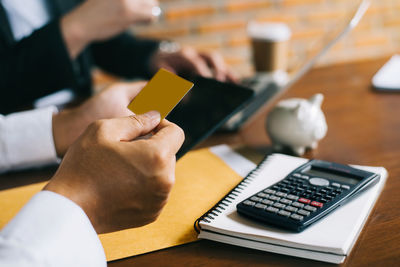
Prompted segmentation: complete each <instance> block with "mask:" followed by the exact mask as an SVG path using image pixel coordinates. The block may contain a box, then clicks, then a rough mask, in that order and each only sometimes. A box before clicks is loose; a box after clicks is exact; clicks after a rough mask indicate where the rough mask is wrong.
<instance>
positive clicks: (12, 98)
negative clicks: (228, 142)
mask: <svg viewBox="0 0 400 267" xmlns="http://www.w3.org/2000/svg"><path fill="white" fill-rule="evenodd" d="M157 6H158V2H157V1H156V0H114V1H110V0H86V1H83V0H33V1H23V0H0V58H1V61H0V107H1V110H0V113H3V114H7V113H9V112H11V111H15V110H16V109H18V108H19V107H21V106H26V105H29V104H30V103H32V101H34V100H35V99H37V98H40V97H42V96H45V95H48V94H50V93H53V92H56V91H58V90H61V89H64V88H70V89H73V90H74V92H75V93H77V94H78V95H83V96H88V95H90V93H91V86H92V84H91V68H92V67H93V66H98V67H100V68H101V69H103V70H105V71H107V72H109V73H112V74H115V75H118V76H122V77H126V78H133V77H141V78H148V77H150V76H151V75H152V74H153V73H155V71H156V70H157V69H158V68H160V67H164V68H167V69H169V70H170V71H173V72H176V73H178V74H187V73H190V74H200V75H203V76H214V77H216V78H217V79H219V80H234V76H233V75H232V74H231V72H230V71H229V70H228V69H227V67H226V65H225V64H224V62H223V60H222V58H221V56H219V55H217V54H209V53H200V52H198V51H196V50H194V49H192V48H190V47H186V48H181V49H179V48H178V46H177V45H175V44H173V43H166V42H160V41H157V40H147V39H139V38H135V37H134V36H132V35H131V34H128V33H125V32H124V31H125V30H126V29H127V28H128V27H129V26H130V25H131V24H133V23H143V22H150V21H152V20H154V16H153V15H152V10H154V7H157ZM160 48H161V49H160ZM163 48H164V49H163Z"/></svg>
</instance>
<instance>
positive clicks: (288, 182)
mask: <svg viewBox="0 0 400 267" xmlns="http://www.w3.org/2000/svg"><path fill="white" fill-rule="evenodd" d="M281 183H284V184H290V183H291V182H290V181H289V180H287V179H285V180H283V181H282V182H281Z"/></svg>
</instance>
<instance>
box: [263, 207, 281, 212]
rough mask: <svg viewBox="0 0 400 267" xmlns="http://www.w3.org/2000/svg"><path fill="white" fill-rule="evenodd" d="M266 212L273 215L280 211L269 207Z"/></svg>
mask: <svg viewBox="0 0 400 267" xmlns="http://www.w3.org/2000/svg"><path fill="white" fill-rule="evenodd" d="M266 211H269V212H272V213H277V212H278V211H279V209H277V208H274V207H268V208H267V209H266Z"/></svg>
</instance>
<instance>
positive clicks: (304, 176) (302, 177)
mask: <svg viewBox="0 0 400 267" xmlns="http://www.w3.org/2000/svg"><path fill="white" fill-rule="evenodd" d="M301 179H304V180H308V179H310V176H308V175H302V176H301Z"/></svg>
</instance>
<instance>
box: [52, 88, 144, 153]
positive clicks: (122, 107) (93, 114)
mask: <svg viewBox="0 0 400 267" xmlns="http://www.w3.org/2000/svg"><path fill="white" fill-rule="evenodd" d="M145 84H146V83H145V82H134V83H116V84H113V85H111V86H109V87H108V88H106V89H105V90H103V91H101V92H100V93H99V94H97V95H95V96H93V97H91V98H90V99H89V100H87V101H86V102H84V103H83V104H82V105H80V106H79V107H77V108H73V109H68V110H63V111H61V112H60V113H58V114H55V115H54V116H53V139H54V145H55V148H56V152H57V155H58V156H63V155H64V154H65V152H66V151H67V149H68V147H69V146H70V145H71V144H72V143H73V142H74V141H75V140H76V139H77V138H78V137H79V135H81V134H82V132H83V131H84V130H85V129H86V127H87V126H88V125H89V124H90V123H92V122H93V121H95V120H99V119H108V118H115V117H124V116H129V115H132V112H131V111H130V110H129V109H128V108H127V106H128V104H129V103H130V101H131V100H132V99H133V98H134V97H135V96H136V95H137V94H138V93H139V91H140V90H141V89H142V88H143V87H144V85H145Z"/></svg>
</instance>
